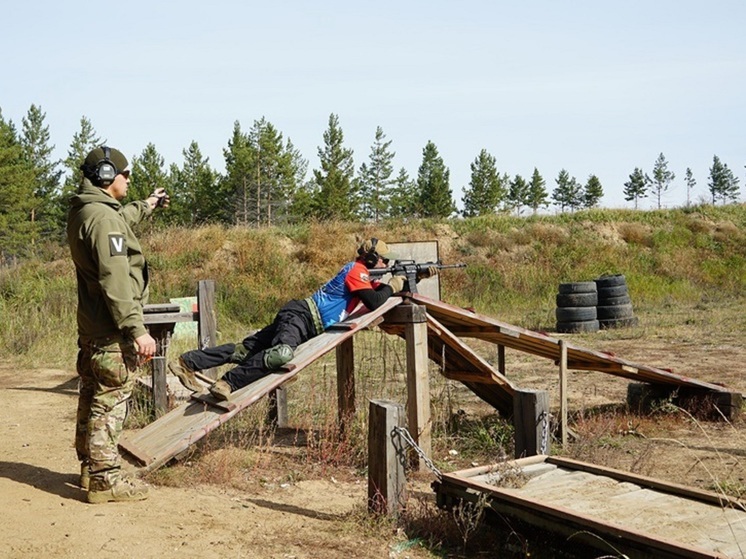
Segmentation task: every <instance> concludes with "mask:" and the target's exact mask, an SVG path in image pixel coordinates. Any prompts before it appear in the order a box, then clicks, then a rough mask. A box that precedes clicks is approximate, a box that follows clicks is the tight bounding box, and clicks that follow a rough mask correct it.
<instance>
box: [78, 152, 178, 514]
mask: <svg viewBox="0 0 746 559" xmlns="http://www.w3.org/2000/svg"><path fill="white" fill-rule="evenodd" d="M80 169H81V170H82V171H83V177H84V178H83V181H82V183H81V185H80V188H79V189H78V192H77V194H75V195H74V196H73V197H72V199H71V201H70V211H69V214H68V218H67V240H68V243H69V244H70V252H71V254H72V259H73V262H74V263H75V273H76V276H77V283H78V312H77V322H78V347H79V351H78V361H77V371H78V375H79V376H80V396H79V400H78V414H77V425H76V430H75V450H76V452H77V454H78V459H79V460H80V465H81V470H80V472H81V473H80V484H81V487H83V488H84V489H87V490H88V502H90V503H105V502H108V501H137V500H142V499H146V498H147V496H148V486H147V485H146V484H144V483H143V482H140V481H138V480H136V479H134V478H132V477H129V476H127V475H125V474H124V473H123V472H122V469H121V461H120V457H119V450H118V448H117V445H118V442H119V435H120V434H121V432H122V426H123V424H124V419H125V417H126V415H127V402H128V400H129V398H130V396H131V394H132V388H133V386H134V381H135V372H136V370H137V368H138V367H139V366H140V365H141V364H142V363H143V361H144V360H146V359H148V358H150V357H152V356H153V355H155V351H156V342H155V340H154V339H153V338H152V337H151V336H150V334H148V331H147V330H146V329H145V326H144V324H143V310H142V309H143V305H144V304H146V303H147V299H148V265H147V262H146V261H145V256H144V255H143V253H142V248H141V247H140V243H139V241H138V240H137V237H135V234H134V232H133V231H132V227H133V226H135V225H136V224H137V223H139V222H140V221H141V220H142V219H143V218H145V217H146V216H149V215H150V214H151V213H152V212H153V210H154V209H155V208H156V206H164V207H166V206H168V202H169V200H168V195H167V194H166V191H165V190H164V189H162V188H161V189H157V190H156V191H155V192H154V193H153V194H151V195H150V196H149V197H148V198H147V199H146V200H140V201H137V202H132V203H130V204H127V205H122V204H121V201H122V200H123V199H124V197H125V196H126V195H127V188H128V187H129V180H130V178H129V177H130V167H129V163H128V162H127V158H126V157H125V156H124V154H123V153H122V152H120V151H119V150H116V149H114V148H110V147H108V146H101V147H97V148H95V149H94V150H92V151H91V152H90V153H89V154H88V156H87V157H86V158H85V162H84V163H83V165H81V167H80Z"/></svg>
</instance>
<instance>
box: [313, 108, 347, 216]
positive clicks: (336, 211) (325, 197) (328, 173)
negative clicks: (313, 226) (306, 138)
mask: <svg viewBox="0 0 746 559" xmlns="http://www.w3.org/2000/svg"><path fill="white" fill-rule="evenodd" d="M318 155H319V160H320V161H321V169H314V171H313V175H314V180H315V181H316V185H317V187H318V190H316V192H315V194H316V196H315V200H314V210H315V216H316V217H318V218H320V219H342V220H349V219H352V217H353V216H354V215H355V213H356V209H357V207H358V199H357V192H356V191H355V186H354V183H353V177H354V173H355V167H354V161H353V158H352V150H351V149H347V148H345V147H344V133H343V132H342V128H341V127H340V125H339V117H338V116H337V115H335V114H331V115H330V116H329V128H327V130H326V131H325V132H324V147H323V148H321V147H319V149H318Z"/></svg>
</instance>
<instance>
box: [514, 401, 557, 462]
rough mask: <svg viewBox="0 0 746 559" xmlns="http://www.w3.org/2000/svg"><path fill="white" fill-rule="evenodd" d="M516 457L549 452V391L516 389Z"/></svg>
mask: <svg viewBox="0 0 746 559" xmlns="http://www.w3.org/2000/svg"><path fill="white" fill-rule="evenodd" d="M513 424H514V427H515V457H516V458H525V457H526V456H534V455H536V454H547V455H548V454H549V451H550V448H549V447H550V433H549V392H547V391H546V390H520V389H516V391H515V396H514V398H513Z"/></svg>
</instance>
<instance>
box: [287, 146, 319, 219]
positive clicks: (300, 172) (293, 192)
mask: <svg viewBox="0 0 746 559" xmlns="http://www.w3.org/2000/svg"><path fill="white" fill-rule="evenodd" d="M285 156H286V157H287V160H288V163H287V166H288V175H289V180H290V188H289V189H288V207H287V219H288V221H290V222H292V221H295V220H297V219H298V218H303V217H304V215H303V214H304V212H305V211H306V210H304V209H303V208H304V207H307V208H309V209H310V210H312V209H313V208H312V203H313V196H311V197H310V198H309V199H308V200H307V201H304V200H303V197H304V195H305V193H307V192H308V190H307V189H306V188H305V185H306V184H307V183H306V173H307V171H308V161H307V160H306V159H305V158H304V157H303V155H302V154H301V152H300V150H299V149H297V148H296V147H295V146H294V145H293V142H292V141H290V138H288V140H287V142H286V143H285ZM305 204H307V205H305ZM299 208H301V211H300V212H299V211H298V209H299ZM312 213H313V212H312V211H311V212H310V213H308V214H307V215H312Z"/></svg>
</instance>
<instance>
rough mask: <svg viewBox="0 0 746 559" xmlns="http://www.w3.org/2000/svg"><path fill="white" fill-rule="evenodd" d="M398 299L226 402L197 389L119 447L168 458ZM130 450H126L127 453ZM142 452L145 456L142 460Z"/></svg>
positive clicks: (154, 460)
mask: <svg viewBox="0 0 746 559" xmlns="http://www.w3.org/2000/svg"><path fill="white" fill-rule="evenodd" d="M400 303H401V298H399V297H392V298H390V299H389V300H388V301H386V303H384V304H383V305H381V307H379V308H378V309H376V310H375V311H372V312H370V313H364V312H362V311H358V312H357V313H356V314H355V316H353V317H351V318H352V319H353V320H355V322H356V328H355V329H354V330H349V331H336V332H325V333H323V334H320V335H319V336H316V337H315V338H312V339H311V340H309V342H306V343H305V344H302V345H301V346H299V347H298V348H297V350H296V352H295V357H294V358H293V360H292V361H291V362H290V363H289V365H291V366H292V370H290V371H279V372H276V373H270V374H268V375H267V376H265V377H262V378H261V379H259V380H257V381H256V382H253V383H251V384H250V385H248V386H245V387H244V388H241V389H240V390H237V391H235V392H233V393H232V394H231V396H230V398H229V399H228V400H227V401H225V402H217V401H215V400H213V399H212V397H211V396H207V395H204V394H202V395H198V396H197V397H196V398H195V399H192V400H190V401H189V402H186V403H184V404H182V405H180V406H178V407H177V408H175V409H173V410H171V411H170V412H169V413H167V414H165V415H164V416H162V417H160V418H158V419H156V420H155V421H154V422H153V423H151V424H149V425H147V426H146V427H144V428H143V429H140V430H139V431H136V432H134V433H125V434H124V435H123V436H122V437H121V438H120V447H121V448H122V449H123V451H125V452H128V451H127V448H132V449H133V450H134V452H137V453H138V454H137V455H135V454H131V456H133V458H134V459H135V460H136V461H137V462H139V464H140V465H141V467H142V469H143V470H145V471H151V470H154V469H156V468H159V467H160V466H162V465H164V464H165V463H167V462H168V461H169V460H170V459H171V458H173V457H174V456H177V455H178V454H180V453H182V452H184V451H185V450H186V449H188V448H189V446H191V445H192V444H194V443H195V442H197V441H199V440H200V439H202V438H203V437H204V436H205V435H207V434H208V433H210V432H211V431H213V430H215V429H216V428H218V427H219V426H220V425H221V424H223V423H225V422H226V421H228V420H230V419H231V418H232V417H233V416H235V415H236V414H237V413H240V412H241V411H242V410H244V409H245V408H247V407H248V406H250V405H252V404H253V403H255V402H256V401H258V400H259V399H261V398H262V397H263V396H265V395H266V394H268V393H269V392H271V391H272V390H274V389H276V388H278V387H280V386H282V385H283V384H285V383H287V382H289V381H290V380H292V379H293V377H295V376H296V375H297V374H298V373H300V372H301V371H302V370H303V369H304V368H305V367H306V366H308V365H309V364H311V363H313V361H314V360H316V359H318V358H319V357H321V356H323V355H325V354H326V353H328V352H330V351H332V350H334V349H335V348H336V347H337V345H339V344H341V343H342V342H344V341H345V340H347V339H349V338H351V337H352V336H353V335H354V334H355V332H357V331H359V330H360V329H363V328H366V327H367V326H368V325H370V324H372V323H374V322H375V321H376V320H377V319H378V318H380V317H381V316H382V315H383V314H385V313H386V312H387V311H388V310H389V309H391V308H393V307H394V306H396V305H398V304H400ZM128 454H129V453H128ZM140 456H142V457H144V458H145V459H146V460H148V462H147V463H146V462H145V460H141V459H140V458H139V457H140Z"/></svg>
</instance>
